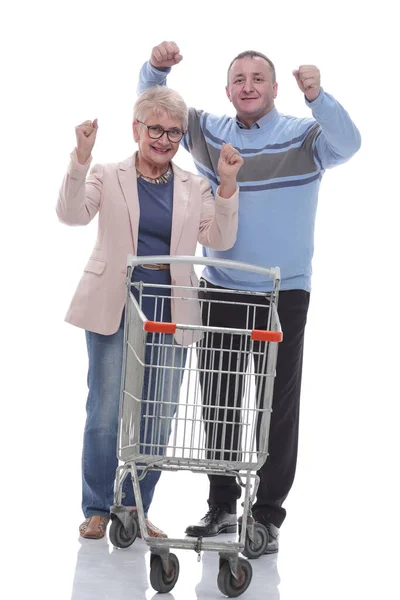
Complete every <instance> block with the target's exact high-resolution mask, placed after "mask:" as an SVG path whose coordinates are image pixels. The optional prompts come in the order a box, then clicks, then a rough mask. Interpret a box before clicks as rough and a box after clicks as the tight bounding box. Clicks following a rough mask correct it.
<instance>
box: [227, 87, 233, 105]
mask: <svg viewBox="0 0 400 600" xmlns="http://www.w3.org/2000/svg"><path fill="white" fill-rule="evenodd" d="M225 92H226V95H227V96H228V100H229V102H232V98H231V93H230V91H229V88H228V86H226V88H225Z"/></svg>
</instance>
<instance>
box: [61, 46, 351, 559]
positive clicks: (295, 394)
mask: <svg viewBox="0 0 400 600" xmlns="http://www.w3.org/2000/svg"><path fill="white" fill-rule="evenodd" d="M181 60H182V56H181V54H180V51H179V48H178V47H177V45H176V44H175V43H174V42H163V43H161V44H160V45H159V46H156V47H155V48H154V49H153V51H152V54H151V58H150V61H149V62H147V63H146V64H145V65H144V66H143V68H142V70H141V73H140V82H139V92H143V91H144V90H147V92H145V94H149V95H150V96H146V95H145V96H141V97H140V98H139V100H138V102H137V104H136V107H135V115H134V124H133V131H134V137H135V140H136V141H137V142H138V145H139V151H138V153H137V155H135V157H133V158H131V159H128V160H127V161H125V162H123V163H120V164H118V165H105V166H103V167H100V166H96V167H94V168H93V169H92V171H91V174H90V175H89V177H88V178H87V179H86V182H85V178H86V174H87V171H88V169H89V164H90V154H91V149H92V147H93V144H94V140H95V137H96V133H97V122H96V121H94V122H93V123H90V122H86V123H84V124H83V125H82V126H80V127H78V128H77V130H76V133H77V140H78V144H77V149H76V150H75V152H74V153H73V154H72V162H71V165H70V167H69V170H68V173H67V175H66V177H65V179H64V183H63V186H62V188H61V192H60V197H59V203H58V215H59V218H60V219H61V220H62V221H63V222H66V223H68V224H86V223H88V222H89V221H90V220H91V219H92V218H93V217H94V215H95V214H96V213H97V212H98V211H99V235H98V239H97V243H96V246H95V249H94V251H93V254H92V257H91V259H90V260H89V262H88V265H87V267H86V269H85V273H84V275H83V278H82V280H81V282H80V284H79V287H78V290H77V292H76V295H75V297H74V299H73V301H72V304H71V307H70V310H69V313H68V315H67V320H68V321H69V322H71V323H73V324H74V325H77V326H79V327H82V328H84V329H85V330H86V338H87V345H88V353H89V375H88V385H89V396H88V401H87V413H88V415H87V422H86V428H85V437H84V449H83V511H84V515H85V517H86V520H85V522H84V523H83V524H82V526H81V528H80V532H81V535H83V536H85V537H102V535H104V531H105V528H106V525H107V522H108V514H109V513H108V509H109V506H110V505H111V503H112V500H113V494H112V485H113V481H114V475H115V467H116V462H117V461H116V457H115V449H116V432H117V417H118V401H119V378H120V369H121V361H122V329H121V315H122V311H123V304H124V279H125V260H126V254H128V253H129V252H131V253H133V254H137V255H140V254H142V255H144V254H169V253H170V249H172V243H171V242H172V240H173V238H174V235H175V236H176V239H178V237H179V236H178V233H177V232H176V231H175V233H174V221H175V220H176V217H177V216H178V214H179V206H180V203H182V202H184V201H185V202H187V210H186V211H185V218H186V219H188V220H190V219H192V218H193V211H194V210H195V212H194V216H195V218H196V219H197V221H196V222H197V225H198V227H197V235H198V239H199V241H200V242H201V243H202V244H203V246H204V254H205V255H206V256H211V257H219V258H221V257H223V258H228V259H233V260H240V261H244V262H249V263H253V264H257V265H260V266H264V267H269V266H271V265H278V266H279V267H280V268H281V275H282V280H281V293H280V297H279V308H278V311H279V317H280V322H281V325H282V330H283V332H284V341H283V342H282V343H281V344H280V348H279V353H278V362H277V372H276V379H275V386H274V397H273V408H274V410H273V413H272V418H271V425H270V435H269V458H268V460H267V462H266V463H265V465H264V466H263V467H262V468H261V469H260V471H259V476H260V486H259V489H258V494H257V502H256V504H255V505H254V507H253V515H254V517H255V520H256V521H259V522H261V523H262V524H263V525H265V526H266V527H267V529H268V533H269V542H268V546H267V550H266V552H267V553H272V552H276V551H277V550H278V539H279V528H280V526H281V525H282V523H283V521H284V519H285V515H286V511H285V509H284V508H283V503H284V500H285V498H286V497H287V495H288V493H289V490H290V488H291V486H292V483H293V480H294V474H295V466H296V459H297V440H298V423H299V404H300V385H301V373H302V356H303V341H304V330H305V325H306V318H307V310H308V305H309V299H310V290H311V285H310V284H311V261H312V255H313V237H314V222H315V214H316V208H317V200H318V191H319V185H320V181H321V178H322V175H323V174H324V171H325V169H327V168H330V167H333V166H336V165H338V164H341V163H343V162H345V161H346V160H348V159H349V158H350V157H351V156H352V155H353V154H354V153H355V152H357V150H358V149H359V147H360V134H359V132H358V130H357V128H356V127H355V125H354V124H353V122H352V121H351V119H350V117H349V115H348V114H347V112H346V111H345V110H344V109H343V107H342V106H341V105H340V104H339V103H338V102H337V101H336V100H335V99H334V98H333V97H332V96H331V95H329V94H328V93H326V92H325V91H324V90H323V89H322V88H321V85H320V72H319V70H318V69H317V68H316V67H315V66H312V65H306V66H301V67H300V68H299V69H297V70H296V71H294V72H293V75H294V78H295V80H296V83H297V85H298V87H299V88H300V90H301V92H302V93H303V94H304V97H305V102H306V104H307V106H309V107H310V109H311V111H312V117H310V118H303V119H298V118H294V117H288V116H286V115H282V114H280V113H278V111H277V109H276V108H275V105H274V100H275V98H276V96H277V92H278V84H277V82H276V74H275V69H274V65H273V63H272V62H271V61H270V59H269V58H267V57H266V56H265V55H263V54H261V53H258V52H254V51H248V52H243V53H241V54H239V55H238V56H237V57H235V58H234V59H233V61H232V62H231V64H230V65H229V68H228V79H227V85H226V93H227V96H228V99H229V100H230V101H231V102H232V104H233V105H234V108H235V110H236V117H235V118H230V117H215V116H213V115H210V114H207V113H204V112H203V111H198V110H195V109H189V111H188V114H186V113H185V111H183V112H182V113H180V112H179V111H178V112H177V111H176V108H177V103H178V104H179V102H182V101H181V99H180V98H179V97H178V96H177V95H175V94H174V93H173V92H168V91H167V88H164V89H165V90H166V93H167V94H168V93H171V94H173V98H174V100H173V105H171V106H169V105H163V107H161V108H160V106H158V105H157V104H153V105H150V106H149V104H146V105H145V110H140V111H138V104H139V108H140V103H141V102H142V101H143V98H147V100H148V99H149V97H150V98H151V97H153V98H155V97H157V94H159V93H160V91H159V90H160V88H159V87H156V88H154V86H164V85H165V84H166V76H167V74H168V72H169V71H170V68H171V67H172V66H173V65H176V64H178V63H179V62H180V61H181ZM152 94H154V96H151V95H152ZM178 98H179V102H178ZM147 100H146V102H147ZM171 101H172V96H171ZM142 108H143V106H142ZM180 141H182V144H183V146H184V147H185V148H186V149H187V150H188V151H189V152H191V154H192V156H193V158H194V160H195V163H196V166H197V169H198V171H199V173H200V174H201V175H203V176H205V177H207V179H208V181H209V184H211V188H212V190H213V192H214V195H215V201H214V200H213V198H212V195H211V191H210V188H209V184H208V183H207V182H206V180H205V179H204V178H199V177H196V176H194V175H191V174H190V173H185V172H183V171H182V170H180V169H178V168H177V167H176V166H175V165H173V164H172V163H171V159H172V157H173V156H174V154H175V153H176V150H177V147H178V144H179V142H180ZM223 144H227V145H226V146H224V145H223ZM230 144H232V146H233V147H234V148H236V149H238V151H239V153H240V155H241V156H243V157H244V158H245V160H244V165H243V167H242V168H241V169H240V167H241V165H242V159H241V158H240V155H239V154H238V152H237V151H236V150H235V149H234V148H233V147H232V146H230ZM239 169H240V172H239ZM238 172H239V175H238V181H239V189H240V205H239V211H238V209H237V201H238V199H237V189H236V175H237V174H238ZM168 186H169V189H168ZM217 186H218V187H217ZM185 188H186V189H185ZM189 189H190V191H189ZM154 190H156V191H154ZM184 199H185V200H184ZM172 205H173V208H174V215H173V216H174V218H172ZM139 209H140V212H139ZM139 214H140V217H139ZM158 215H160V216H159V217H158ZM237 218H238V225H237V221H236V220H237ZM154 220H155V222H156V223H157V225H156V224H155V222H154ZM181 227H182V231H185V232H186V228H185V227H184V225H183V226H182V222H181ZM236 227H238V229H237V232H236ZM191 230H192V231H193V227H192V228H191ZM183 237H184V236H182V237H180V238H179V240H180V242H181V241H183ZM183 243H184V246H185V252H182V249H181V247H180V244H178V245H177V246H175V247H174V249H173V251H174V253H176V254H194V253H195V245H196V240H195V239H193V240H189V239H188V240H185V241H183ZM160 249H163V250H166V249H168V252H167V251H163V252H160V251H159V250H160ZM150 250H152V251H150ZM173 269H174V266H173V265H171V270H170V271H168V270H167V269H164V265H159V270H157V271H156V270H146V269H143V271H142V272H141V273H139V274H138V275H137V276H138V277H139V278H140V279H144V281H145V282H149V281H156V282H160V283H162V282H165V279H164V278H165V277H171V278H173V277H174V273H173ZM135 271H136V269H135ZM187 276H188V281H189V280H190V279H189V273H188V274H187ZM153 277H154V278H155V279H153ZM203 277H204V279H205V281H206V289H205V291H204V294H205V297H206V298H207V299H209V300H212V299H213V297H214V296H215V295H216V294H215V293H214V294H213V288H218V289H221V288H222V289H230V290H232V289H233V290H236V291H237V293H236V294H235V295H234V296H233V297H230V299H232V300H233V302H235V303H236V304H232V305H231V309H230V310H229V311H225V312H224V314H222V315H217V314H216V315H213V314H211V320H210V323H209V324H210V325H211V326H213V324H214V321H213V319H215V323H218V325H220V326H224V327H241V326H242V325H241V321H240V319H241V317H242V314H243V313H242V311H241V310H240V303H243V301H244V298H245V296H243V295H241V294H240V290H249V291H270V289H269V284H268V282H265V281H263V280H261V279H260V277H258V276H255V275H253V276H247V275H246V278H245V280H244V278H243V273H242V272H235V271H231V270H229V271H226V272H224V270H221V269H218V270H215V269H212V268H206V269H205V270H204V272H203ZM189 285H190V284H189ZM219 297H220V296H218V298H219ZM172 308H173V306H171V309H172ZM173 318H174V316H173V311H172V319H173ZM266 327H267V323H264V322H263V312H262V310H261V311H260V314H259V315H258V321H257V328H259V329H263V328H264V329H265V328H266ZM216 343H217V346H218V340H217V341H216ZM182 351H183V352H184V350H182ZM214 355H215V361H216V364H218V363H219V357H218V352H217V350H216V351H215V353H214ZM228 379H229V378H228ZM226 385H227V391H228V394H227V396H226V397H227V398H228V403H231V402H234V398H232V393H231V388H229V380H227V382H226ZM176 392H178V390H176ZM154 473H155V474H156V473H157V472H154ZM149 475H150V473H149V474H148V475H147V476H146V477H145V479H144V480H143V482H142V493H143V499H144V504H145V505H146V506H145V508H146V510H148V507H149V504H150V502H151V498H152V494H153V491H154V485H155V483H156V481H155V480H152V481H147V482H146V480H148V477H149ZM145 485H147V486H148V489H147V490H146V489H145V490H143V486H145ZM239 497H240V490H239V488H238V486H237V484H236V482H235V480H234V478H231V477H222V476H210V494H209V500H208V503H209V511H208V512H207V514H206V515H205V517H204V518H203V519H201V520H200V522H199V523H197V524H195V525H190V526H189V527H188V528H187V530H186V533H187V534H188V535H193V536H196V537H200V536H210V535H218V534H220V533H224V532H226V531H233V530H235V529H236V521H237V519H236V502H237V499H238V498H239ZM146 499H147V500H146ZM146 502H147V504H146ZM125 504H126V505H127V506H134V498H133V496H132V491H131V490H129V489H126V491H125ZM148 529H149V533H151V534H153V535H163V533H162V532H160V531H159V530H158V529H157V528H156V527H153V526H152V525H151V524H150V523H149V522H148Z"/></svg>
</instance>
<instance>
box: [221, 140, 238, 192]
mask: <svg viewBox="0 0 400 600" xmlns="http://www.w3.org/2000/svg"><path fill="white" fill-rule="evenodd" d="M243 162H244V160H243V158H242V157H241V156H240V154H239V152H238V151H237V150H236V148H234V147H233V146H232V144H223V145H222V150H221V152H220V155H219V160H218V175H219V179H220V190H219V193H220V196H221V197H222V198H230V197H231V196H233V194H234V193H235V191H236V177H237V174H238V172H239V169H240V167H241V166H242V164H243Z"/></svg>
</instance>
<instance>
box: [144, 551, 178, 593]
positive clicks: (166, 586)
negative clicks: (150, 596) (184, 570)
mask: <svg viewBox="0 0 400 600" xmlns="http://www.w3.org/2000/svg"><path fill="white" fill-rule="evenodd" d="M168 561H169V567H170V572H169V575H167V574H166V573H165V571H164V570H163V565H162V560H161V556H158V554H152V555H151V558H150V583H151V586H152V587H153V588H154V589H155V590H156V592H160V593H161V594H167V593H168V592H170V591H171V590H172V589H173V588H174V587H175V584H176V582H177V581H178V577H179V560H178V557H177V556H176V554H172V553H171V552H170V553H169V555H168Z"/></svg>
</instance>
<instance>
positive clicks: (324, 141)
mask: <svg viewBox="0 0 400 600" xmlns="http://www.w3.org/2000/svg"><path fill="white" fill-rule="evenodd" d="M306 104H307V106H309V107H310V108H311V110H312V114H313V117H314V119H315V120H316V121H317V123H318V124H319V128H320V129H319V131H318V133H317V135H316V136H315V140H314V157H315V160H316V161H317V162H318V164H319V165H320V167H321V169H327V168H330V167H335V166H336V165H340V164H341V163H344V162H346V161H347V160H349V158H351V157H352V156H353V155H354V154H355V153H356V152H357V151H358V150H359V149H360V146H361V135H360V132H359V131H358V129H357V127H356V126H355V125H354V123H353V121H352V120H351V118H350V116H349V114H348V113H347V112H346V111H345V109H344V108H343V106H341V104H339V102H338V101H337V100H335V98H333V96H331V95H330V94H327V93H326V92H324V91H323V90H322V89H321V93H320V94H319V96H318V98H316V99H315V100H314V101H313V102H309V101H308V100H307V99H306Z"/></svg>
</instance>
